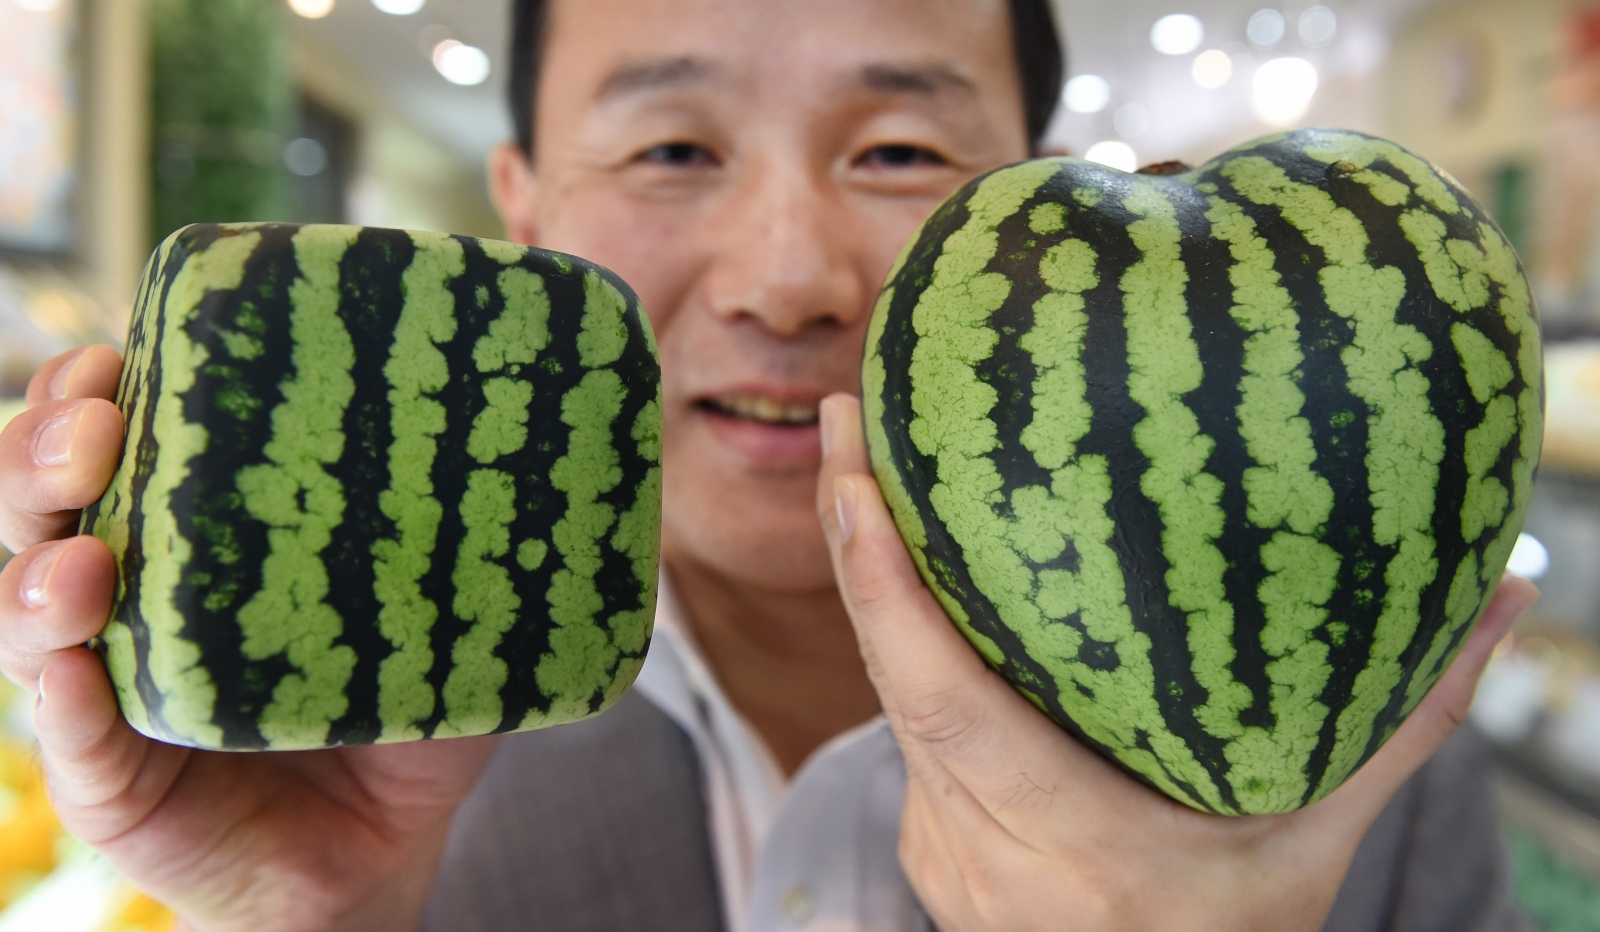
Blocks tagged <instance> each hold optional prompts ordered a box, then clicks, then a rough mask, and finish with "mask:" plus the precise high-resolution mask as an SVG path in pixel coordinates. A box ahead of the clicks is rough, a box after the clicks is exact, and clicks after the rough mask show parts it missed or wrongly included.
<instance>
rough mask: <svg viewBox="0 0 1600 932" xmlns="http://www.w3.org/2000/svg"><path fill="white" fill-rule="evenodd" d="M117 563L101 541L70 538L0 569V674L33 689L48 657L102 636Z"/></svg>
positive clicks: (37, 548) (41, 547) (30, 551)
mask: <svg viewBox="0 0 1600 932" xmlns="http://www.w3.org/2000/svg"><path fill="white" fill-rule="evenodd" d="M115 581H116V566H115V561H114V560H113V558H112V556H111V551H110V549H109V548H107V547H106V545H105V543H104V542H102V541H100V540H97V539H95V538H93V537H73V538H70V539H68V540H63V541H52V542H50V543H45V544H39V545H37V546H34V547H31V548H29V549H28V550H26V551H24V552H23V553H21V554H19V555H18V556H16V557H14V558H12V560H11V562H9V563H7V564H6V566H5V569H3V570H0V674H3V675H4V676H5V677H6V679H9V680H11V681H12V682H13V683H16V684H17V685H18V686H21V687H23V688H24V689H27V690H29V691H37V689H38V680H39V673H40V671H42V670H43V669H44V667H45V665H46V664H48V663H49V662H50V659H51V657H52V656H53V655H54V654H55V653H56V652H57V651H61V650H65V649H67V648H70V647H76V646H79V645H81V644H83V643H84V642H86V641H88V640H89V639H90V638H92V637H94V636H96V635H97V634H99V633H100V630H101V629H102V628H103V627H105V623H106V617H107V616H108V615H109V614H110V611H111V596H112V588H113V586H114V584H115Z"/></svg>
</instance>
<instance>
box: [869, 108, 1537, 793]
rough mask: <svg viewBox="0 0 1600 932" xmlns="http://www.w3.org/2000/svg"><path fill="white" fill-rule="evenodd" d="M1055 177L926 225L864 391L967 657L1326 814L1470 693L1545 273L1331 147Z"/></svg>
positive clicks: (873, 446) (1462, 201) (1122, 746)
mask: <svg viewBox="0 0 1600 932" xmlns="http://www.w3.org/2000/svg"><path fill="white" fill-rule="evenodd" d="M1177 171H1178V172H1179V173H1174V174H1135V175H1130V174H1125V173H1123V172H1119V171H1116V170H1114V169H1110V168H1106V167H1104V166H1100V165H1095V164H1092V163H1089V162H1084V161H1078V160H1075V159H1039V160H1035V161H1030V162H1024V163H1021V164H1018V165H1013V166H1010V167H1008V168H1003V169H1000V170H998V171H994V172H991V173H989V174H988V175H985V176H983V177H981V178H979V179H977V180H975V181H973V182H972V183H971V184H969V185H967V186H966V187H964V188H963V189H962V190H961V191H959V192H957V193H956V194H955V195H954V196H953V197H951V198H950V199H949V200H948V201H947V202H945V204H944V205H943V206H942V207H941V208H940V209H939V210H938V211H937V212H936V213H935V214H934V215H933V216H932V217H931V218H930V219H929V220H928V221H927V222H926V223H925V224H924V225H923V227H922V229H921V231H920V232H919V233H918V234H917V235H916V236H915V237H914V239H913V240H912V242H911V243H910V245H909V246H908V247H907V250H906V252H905V254H904V256H903V258H902V260H901V262H900V263H899V264H898V265H897V266H896V268H895V270H894V272H892V273H891V275H890V278H889V281H888V283H887V284H886V285H885V287H884V290H883V294H882V296H881V297H880V299H879V303H878V307H877V310H876V313H875V314H874V317H873V321H872V326H871V330H870V333H869V336H868V340H867V351H866V359H865V362H864V365H863V369H862V397H863V399H864V404H865V415H866V426H867V439H868V445H869V448H870V451H871V455H872V463H873V469H874V471H875V472H876V474H877V477H878V480H879V483H880V484H881V486H882V487H883V490H884V494H885V496H886V498H887V499H888V502H889V505H890V508H891V509H892V511H893V512H894V515H895V519H896V521H897V522H898V524H899V527H900V531H901V534H902V535H903V536H904V538H905V540H906V543H907V545H908V547H909V549H910V551H911V554H912V557H913V558H914V560H915V561H916V564H917V566H918V568H919V569H920V570H921V572H922V575H923V578H924V579H925V580H926V581H927V583H928V585H929V587H930V588H931V589H932V590H933V592H934V593H935V594H936V595H937V596H938V598H939V599H940V601H941V602H942V603H943V605H944V607H945V609H946V610H947V611H948V612H949V614H950V616H951V618H952V619H953V620H954V621H955V623H956V624H957V625H958V626H959V627H960V629H961V631H962V632H963V633H964V634H965V635H966V636H967V638H968V639H969V640H970V641H971V642H972V643H973V645H974V646H975V647H977V649H978V650H979V651H980V652H981V653H982V654H983V656H984V658H985V659H986V660H987V661H988V662H989V663H990V664H991V665H992V666H993V667H994V668H995V669H996V670H998V671H999V672H1000V673H1001V674H1003V675H1004V676H1005V677H1006V679H1008V680H1009V681H1010V682H1011V683H1012V684H1013V685H1015V686H1016V688H1017V689H1018V690H1020V691H1021V692H1022V693H1023V694H1024V695H1025V696H1027V697H1028V698H1029V699H1030V700H1031V701H1033V702H1034V703H1035V704H1036V705H1038V706H1039V707H1040V708H1041V709H1043V710H1044V711H1045V712H1046V713H1047V714H1049V715H1050V716H1051V717H1052V718H1053V719H1055V721H1057V722H1058V723H1060V724H1061V725H1062V726H1063V727H1065V728H1067V729H1069V730H1070V731H1071V732H1072V733H1073V734H1075V735H1077V736H1078V737H1079V738H1081V739H1083V740H1084V741H1086V742H1088V743H1089V744H1090V745H1091V746H1093V747H1095V748H1097V749H1098V750H1100V751H1101V752H1102V753H1104V754H1105V755H1106V756H1107V757H1108V758H1110V759H1111V760H1113V761H1115V762H1116V763H1117V764H1119V765H1120V766H1121V767H1123V768H1124V769H1125V770H1127V771H1128V772H1129V773H1131V774H1133V775H1134V776H1136V777H1138V778H1139V779H1141V780H1143V781H1145V782H1146V783H1148V784H1150V785H1151V786H1153V787H1155V788H1157V789H1159V790H1161V791H1162V792H1164V793H1166V794H1167V795H1169V796H1171V797H1172V798H1174V799H1177V800H1179V801H1181V802H1184V803H1186V804H1188V805H1190V806H1193V807H1195V808H1198V809H1202V810H1206V811H1210V812H1218V813H1229V814H1243V813H1266V812H1284V811H1287V810H1292V809H1295V808H1298V807H1300V806H1304V805H1307V804H1309V803H1311V802H1314V801H1315V800H1317V799H1320V798H1322V797H1323V796H1326V795H1327V794H1328V793H1330V792H1331V791H1332V790H1333V789H1335V788H1336V787H1338V786H1339V784H1340V783H1342V782H1343V781H1344V780H1345V779H1346V778H1347V777H1349V776H1350V774H1351V773H1353V772H1354V771H1355V770H1356V769H1357V768H1358V767H1360V766H1361V764H1362V763H1364V762H1365V761H1366V760H1367V759H1368V758H1370V757H1371V756H1372V754H1373V753H1374V752H1376V751H1377V749H1378V748H1379V747H1380V746H1381V745H1382V744H1383V743H1384V741H1386V740H1387V739H1388V738H1389V736H1390V735H1392V734H1393V733H1394V730H1395V729H1396V728H1397V727H1398V726H1399V724H1400V723H1401V722H1402V721H1403V720H1404V719H1405V717H1406V716H1407V715H1408V714H1410V712H1411V711H1412V710H1413V709H1414V708H1415V707H1416V705H1417V703H1418V702H1419V701H1420V700H1421V699H1422V697H1423V696H1424V695H1425V694H1426V693H1427V691H1428V690H1429V688H1430V687H1432V685H1433V684H1434V682H1436V681H1437V680H1438V678H1439V676H1440V675H1441V674H1442V673H1443V671H1444V670H1445V669H1446V667H1448V665H1449V664H1450V661H1451V660H1452V658H1453V657H1454V656H1455V653H1456V651H1457V650H1458V649H1459V648H1460V646H1461V644H1462V642H1463V641H1464V640H1465V638H1466V636H1467V633H1468V632H1469V631H1470V630H1471V628H1472V626H1473V624H1474V622H1475V621H1476V619H1477V618H1478V616H1479V614H1480V613H1481V612H1482V610H1483V607H1484V605H1485V604H1486V603H1487V601H1488V598H1489V596H1490V594H1491V593H1492V591H1493V589H1494V586H1495V584H1496V582H1497V580H1498V579H1499V577H1500V574H1501V573H1502V572H1503V571H1504V569H1505V564H1506V559H1507V557H1508V556H1509V555H1510V552H1511V547H1512V545H1513V544H1514V543H1515V541H1516V537H1517V533H1518V531H1519V530H1520V528H1521V525H1522V521H1523V517H1524V515H1525V513H1526V511H1527V505H1528V498H1529V493H1530V491H1531V487H1532V483H1533V476H1534V470H1535V467H1536V466H1537V463H1538V457H1539V444H1540V438H1541V434H1542V429H1543V428H1542V420H1543V378H1542V369H1541V352H1540V339H1539V326H1538V318H1537V315H1536V312H1535V310H1534V306H1533V302H1532V299H1531V297H1530V295H1529V289H1528V284H1527V281H1526V279H1525V278H1524V275H1523V271H1522V268H1521V266H1520V264H1519V263H1518V260H1517V257H1516V255H1515V253H1514V252H1513V250H1512V248H1511V246H1510V244H1509V243H1508V242H1507V241H1506V238H1505V236H1504V235H1503V234H1502V233H1501V232H1500V230H1499V229H1498V228H1497V227H1496V226H1495V225H1494V223H1493V222H1492V221H1491V220H1490V219H1489V217H1488V215H1487V214H1486V213H1485V211H1484V209H1483V208H1482V207H1481V206H1480V205H1479V204H1478V203H1477V202H1475V201H1474V200H1473V199H1472V197H1471V196H1470V195H1468V194H1467V193H1466V192H1465V191H1464V190H1462V188H1461V187H1460V185H1458V184H1457V183H1456V182H1455V181H1454V180H1453V179H1452V178H1450V176H1449V175H1447V174H1446V173H1444V172H1443V171H1441V170H1440V169H1438V168H1437V167H1435V166H1433V165H1431V164H1430V163H1428V162H1427V161H1425V160H1423V159H1422V158H1419V157H1418V156H1416V155H1414V154H1412V153H1410V152H1408V151H1406V150H1405V149H1403V148H1401V147H1399V146H1396V145H1394V144H1392V143H1388V142H1385V141H1383V140H1379V139H1375V138H1372V137H1370V136H1364V135H1361V134H1357V133H1349V132H1334V131H1326V130H1306V131H1300V132H1294V133H1288V134H1285V135H1279V136H1274V137H1270V138H1267V139H1262V140H1258V141H1256V142H1252V143H1249V144H1247V145H1245V146H1242V147H1240V148H1238V149H1235V150H1233V151H1231V152H1228V153H1227V154H1226V155H1223V156H1222V157H1220V158H1218V159H1216V160H1214V161H1212V162H1209V163H1207V164H1206V165H1203V166H1201V167H1200V168H1197V169H1194V170H1190V171H1183V170H1181V169H1178V170H1177Z"/></svg>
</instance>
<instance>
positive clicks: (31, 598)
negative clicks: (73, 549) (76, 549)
mask: <svg viewBox="0 0 1600 932" xmlns="http://www.w3.org/2000/svg"><path fill="white" fill-rule="evenodd" d="M65 549H67V548H66V543H65V542H62V543H59V544H56V545H55V546H53V547H51V548H50V549H48V550H46V551H45V552H44V553H41V554H39V555H38V556H36V557H34V558H33V562H31V563H29V564H28V571H27V572H25V573H23V574H22V603H23V604H24V605H27V606H29V607H30V608H44V607H45V605H46V604H47V603H48V602H49V601H50V599H49V597H48V596H47V595H46V592H47V590H48V589H49V585H50V573H51V571H52V570H54V569H55V568H56V563H57V562H58V561H59V560H60V559H61V551H63V550H65Z"/></svg>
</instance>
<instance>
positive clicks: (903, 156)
mask: <svg viewBox="0 0 1600 932" xmlns="http://www.w3.org/2000/svg"><path fill="white" fill-rule="evenodd" d="M856 164H857V165H859V166H863V167H866V168H913V167H916V166H924V165H945V164H948V163H947V162H946V161H945V159H944V156H941V155H940V154H939V153H937V152H934V151H933V150H932V149H924V148H922V147H921V146H910V145H901V144H892V145H886V146H873V147H872V148H871V149H868V150H867V151H866V152H864V153H862V154H861V155H860V157H858V158H857V159H856Z"/></svg>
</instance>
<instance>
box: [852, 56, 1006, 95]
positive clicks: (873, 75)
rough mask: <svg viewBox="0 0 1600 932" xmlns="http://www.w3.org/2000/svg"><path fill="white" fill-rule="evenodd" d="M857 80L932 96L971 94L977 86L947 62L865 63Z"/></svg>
mask: <svg viewBox="0 0 1600 932" xmlns="http://www.w3.org/2000/svg"><path fill="white" fill-rule="evenodd" d="M860 83H861V84H862V85H863V86H865V87H868V88H870V89H872V90H875V91H882V92H884V93H889V94H915V95H919V96H927V97H932V96H935V95H937V94H940V93H942V92H944V91H959V92H961V93H963V94H971V93H974V92H976V91H977V89H978V88H977V85H975V84H973V83H972V81H971V80H970V79H969V78H967V76H966V75H963V74H961V73H960V72H959V71H956V70H955V69H954V68H951V67H950V66H948V65H941V64H893V63H881V64H875V65H868V66H867V67H865V68H863V69H861V77H860Z"/></svg>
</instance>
